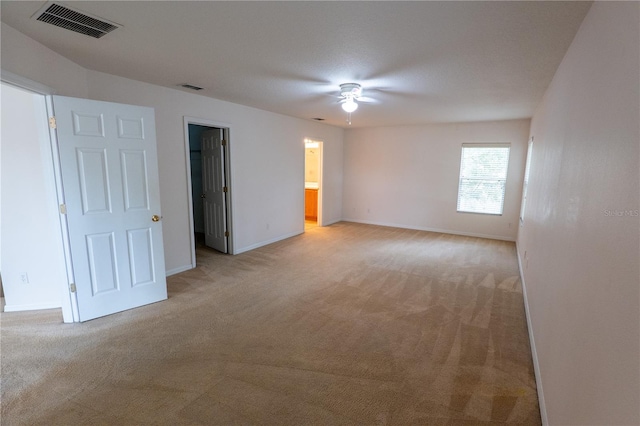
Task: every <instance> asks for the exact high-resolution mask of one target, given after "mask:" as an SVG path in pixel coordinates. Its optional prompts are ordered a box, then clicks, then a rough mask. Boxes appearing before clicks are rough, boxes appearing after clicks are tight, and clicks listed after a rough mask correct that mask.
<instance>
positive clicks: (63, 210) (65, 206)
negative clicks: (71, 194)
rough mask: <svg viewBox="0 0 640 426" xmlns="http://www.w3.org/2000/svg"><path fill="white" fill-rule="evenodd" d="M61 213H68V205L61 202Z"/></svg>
mask: <svg viewBox="0 0 640 426" xmlns="http://www.w3.org/2000/svg"><path fill="white" fill-rule="evenodd" d="M60 214H67V205H66V204H60Z"/></svg>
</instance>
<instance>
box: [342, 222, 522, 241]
mask: <svg viewBox="0 0 640 426" xmlns="http://www.w3.org/2000/svg"><path fill="white" fill-rule="evenodd" d="M342 220H343V221H344V222H355V223H364V224H366V225H376V226H388V227H391V228H402V229H415V230H416V231H428V232H439V233H441V234H452V235H462V236H464V237H476V238H488V239H490V240H501V241H511V242H515V241H516V240H515V239H514V238H511V237H504V236H501V235H489V234H478V233H474V232H460V231H454V230H451V229H441V228H425V227H421V226H408V225H403V224H399V223H386V222H374V221H369V220H360V219H349V218H344V219H342Z"/></svg>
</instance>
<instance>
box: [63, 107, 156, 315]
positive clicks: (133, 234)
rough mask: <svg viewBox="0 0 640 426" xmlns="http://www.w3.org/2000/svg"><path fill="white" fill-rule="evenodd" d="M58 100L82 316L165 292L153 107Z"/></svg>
mask: <svg viewBox="0 0 640 426" xmlns="http://www.w3.org/2000/svg"><path fill="white" fill-rule="evenodd" d="M53 105H54V110H55V115H56V125H57V130H56V132H57V139H58V147H59V148H58V149H59V152H60V166H61V174H62V184H63V191H64V201H65V206H66V218H67V223H68V233H69V246H70V251H71V258H72V259H71V261H72V264H73V275H74V281H75V286H76V297H77V304H78V312H79V319H80V321H87V320H89V319H93V318H97V317H101V316H105V315H109V314H112V313H115V312H120V311H123V310H127V309H131V308H135V307H138V306H142V305H146V304H149V303H154V302H158V301H161V300H164V299H166V298H167V287H166V278H165V265H164V249H163V242H162V222H161V221H160V219H161V217H162V216H161V212H160V190H159V185H158V165H157V148H156V135H155V119H154V110H153V109H152V108H146V107H139V106H131V105H122V104H115V103H110V102H99V101H91V100H87V99H76V98H68V97H61V96H54V97H53Z"/></svg>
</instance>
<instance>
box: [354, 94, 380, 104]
mask: <svg viewBox="0 0 640 426" xmlns="http://www.w3.org/2000/svg"><path fill="white" fill-rule="evenodd" d="M356 101H358V102H365V103H370V104H377V103H378V102H380V101H378V100H377V99H373V98H369V97H367V96H360V97H359V98H358V99H356Z"/></svg>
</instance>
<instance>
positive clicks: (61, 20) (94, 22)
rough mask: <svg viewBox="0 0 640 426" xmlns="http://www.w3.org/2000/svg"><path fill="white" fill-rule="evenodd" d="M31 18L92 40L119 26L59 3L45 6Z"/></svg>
mask: <svg viewBox="0 0 640 426" xmlns="http://www.w3.org/2000/svg"><path fill="white" fill-rule="evenodd" d="M33 18H35V19H37V20H38V21H42V22H46V23H47V24H51V25H55V26H56V27H60V28H65V29H67V30H70V31H75V32H77V33H80V34H85V35H88V36H90V37H94V38H100V37H102V36H103V35H105V34H107V33H110V32H111V31H113V30H115V29H116V28H119V27H120V26H121V25H119V24H115V23H113V22H108V21H106V20H105V19H102V18H98V17H93V16H89V15H88V14H86V13H84V12H80V11H78V10H74V9H71V8H70V7H68V6H63V5H61V4H59V3H47V4H45V5H44V7H42V9H40V10H39V11H38V12H36V14H35V15H33Z"/></svg>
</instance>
